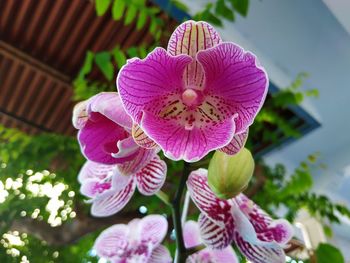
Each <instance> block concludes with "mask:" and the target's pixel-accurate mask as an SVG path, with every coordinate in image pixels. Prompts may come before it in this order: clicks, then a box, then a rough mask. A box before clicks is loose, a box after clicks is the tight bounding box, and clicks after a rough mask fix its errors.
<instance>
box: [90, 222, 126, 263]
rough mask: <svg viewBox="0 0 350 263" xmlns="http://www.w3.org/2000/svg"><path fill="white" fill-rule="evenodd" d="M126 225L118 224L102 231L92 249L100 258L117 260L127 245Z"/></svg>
mask: <svg viewBox="0 0 350 263" xmlns="http://www.w3.org/2000/svg"><path fill="white" fill-rule="evenodd" d="M129 233H130V229H129V227H128V226H127V225H123V224H119V225H114V226H112V227H109V228H107V229H106V230H104V231H103V232H102V233H101V234H100V235H99V237H98V238H97V239H96V241H95V244H94V249H95V250H96V252H97V255H98V256H100V257H104V258H108V259H112V258H119V257H120V256H121V255H122V254H123V253H124V251H125V250H126V249H127V247H128V245H129V241H128V235H129Z"/></svg>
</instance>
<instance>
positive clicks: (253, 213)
mask: <svg viewBox="0 0 350 263" xmlns="http://www.w3.org/2000/svg"><path fill="white" fill-rule="evenodd" d="M235 200H236V202H237V204H238V205H239V207H240V209H241V211H242V212H243V213H244V214H245V215H246V217H247V218H248V220H249V221H250V223H251V224H252V225H253V227H254V229H255V231H256V233H257V237H258V238H259V239H260V240H262V241H275V242H277V243H279V244H280V245H285V244H286V243H287V242H289V240H290V239H291V238H292V237H293V232H294V231H293V228H292V226H291V224H290V223H289V222H288V221H287V220H285V219H277V220H273V219H272V218H271V217H270V215H268V214H267V213H266V212H265V211H264V210H262V209H261V208H260V207H259V206H258V205H257V204H255V203H254V202H253V201H251V200H249V198H248V197H246V196H245V195H243V194H240V195H238V196H237V197H235Z"/></svg>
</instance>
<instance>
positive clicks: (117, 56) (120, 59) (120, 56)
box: [113, 47, 126, 69]
mask: <svg viewBox="0 0 350 263" xmlns="http://www.w3.org/2000/svg"><path fill="white" fill-rule="evenodd" d="M113 55H114V60H115V61H116V62H117V65H118V68H119V69H120V68H121V67H122V66H124V64H125V62H126V56H125V54H124V52H123V51H122V50H120V49H119V48H118V47H117V48H115V49H114V50H113Z"/></svg>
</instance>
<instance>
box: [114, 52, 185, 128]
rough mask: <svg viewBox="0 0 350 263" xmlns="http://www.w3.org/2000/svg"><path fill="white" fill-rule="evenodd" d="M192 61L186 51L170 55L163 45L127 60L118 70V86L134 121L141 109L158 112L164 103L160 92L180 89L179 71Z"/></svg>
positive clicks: (171, 91)
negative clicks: (148, 52) (183, 53)
mask: <svg viewBox="0 0 350 263" xmlns="http://www.w3.org/2000/svg"><path fill="white" fill-rule="evenodd" d="M191 61H192V59H191V58H190V57H189V56H186V55H181V56H177V57H172V56H170V55H169V54H167V52H166V51H165V50H164V49H162V48H156V49H155V50H154V51H153V52H151V53H150V54H149V55H148V56H147V57H146V58H145V59H144V60H141V59H132V60H128V62H127V64H126V65H125V66H124V67H123V68H122V69H121V70H120V72H119V75H118V79H117V86H118V90H119V94H120V97H121V99H122V101H123V104H124V107H125V109H126V111H127V112H128V113H129V114H130V115H131V117H132V118H133V120H134V121H135V122H136V123H137V124H139V123H140V121H141V117H142V112H143V111H145V112H152V113H153V114H158V113H159V109H160V108H161V107H162V106H163V104H164V101H163V99H164V98H162V96H166V95H168V94H172V93H174V92H175V93H178V92H179V91H180V90H181V89H182V84H183V83H182V73H183V71H184V68H185V67H186V65H187V64H188V63H190V62H191ZM146 133H147V131H146Z"/></svg>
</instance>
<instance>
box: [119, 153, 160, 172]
mask: <svg viewBox="0 0 350 263" xmlns="http://www.w3.org/2000/svg"><path fill="white" fill-rule="evenodd" d="M156 153H157V149H151V150H148V149H145V148H140V149H139V150H138V152H137V155H136V156H135V157H134V158H133V159H132V160H131V161H129V162H124V163H122V164H119V165H118V170H119V171H120V172H121V173H122V174H124V175H131V174H135V173H138V172H139V171H140V170H141V169H142V168H143V167H145V165H147V164H148V163H149V162H150V160H152V159H153V158H154V157H155V156H156Z"/></svg>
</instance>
